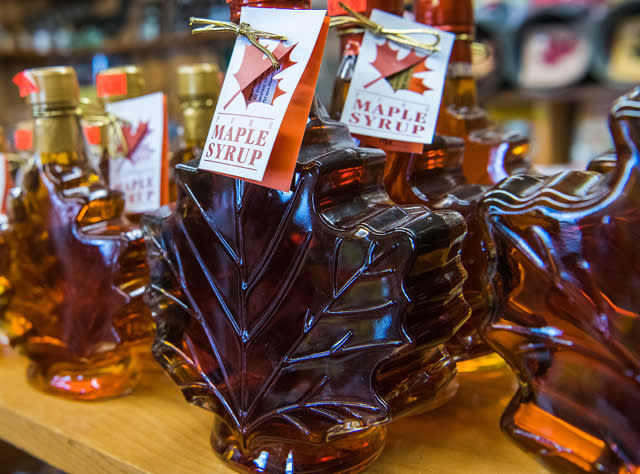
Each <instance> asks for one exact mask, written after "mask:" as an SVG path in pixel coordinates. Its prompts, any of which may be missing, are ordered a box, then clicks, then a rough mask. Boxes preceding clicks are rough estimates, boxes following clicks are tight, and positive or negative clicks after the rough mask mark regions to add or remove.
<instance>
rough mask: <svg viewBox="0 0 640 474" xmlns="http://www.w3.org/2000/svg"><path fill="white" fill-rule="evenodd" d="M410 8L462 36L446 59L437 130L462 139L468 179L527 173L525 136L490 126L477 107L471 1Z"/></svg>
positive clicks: (418, 2) (424, 2)
mask: <svg viewBox="0 0 640 474" xmlns="http://www.w3.org/2000/svg"><path fill="white" fill-rule="evenodd" d="M414 12H415V15H416V21H418V22H420V23H424V24H426V25H430V26H434V27H436V28H440V29H442V30H445V31H449V32H451V33H454V34H456V35H461V37H459V38H458V39H456V41H455V43H454V45H453V50H452V52H451V57H450V59H449V68H448V71H447V75H446V78H445V85H444V94H443V97H442V102H441V104H440V114H439V116H438V123H437V125H436V132H437V133H439V134H441V135H445V136H452V137H460V138H463V139H464V141H465V157H464V161H463V163H462V170H463V172H464V176H465V178H466V179H467V181H468V182H469V183H474V184H486V185H492V184H495V183H497V182H499V181H500V180H502V179H504V178H506V177H507V176H510V175H512V174H516V173H521V172H526V171H528V170H529V169H530V164H529V163H528V161H527V158H526V155H527V151H528V147H529V141H528V139H527V138H526V137H523V136H521V135H518V134H514V133H508V134H505V133H502V132H499V131H497V130H495V129H494V128H493V127H492V126H491V123H490V121H489V118H488V116H487V112H486V111H485V110H484V109H482V108H481V107H480V106H479V105H478V94H477V90H476V82H475V79H474V77H473V72H472V69H471V58H472V53H471V44H472V41H473V35H474V20H473V5H472V2H471V0H461V1H460V0H440V1H434V0H415V3H414Z"/></svg>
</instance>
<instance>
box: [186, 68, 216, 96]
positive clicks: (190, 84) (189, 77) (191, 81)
mask: <svg viewBox="0 0 640 474" xmlns="http://www.w3.org/2000/svg"><path fill="white" fill-rule="evenodd" d="M219 74H220V70H219V69H218V66H217V65H215V64H211V63H202V64H189V65H185V66H179V67H178V81H177V89H178V100H179V101H180V102H183V101H187V100H194V99H214V100H217V98H218V96H219V95H220V79H219Z"/></svg>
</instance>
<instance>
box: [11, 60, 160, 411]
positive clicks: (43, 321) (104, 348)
mask: <svg viewBox="0 0 640 474" xmlns="http://www.w3.org/2000/svg"><path fill="white" fill-rule="evenodd" d="M24 77H26V78H28V80H29V81H30V83H31V87H30V93H29V94H28V101H29V103H30V104H31V106H32V108H33V118H34V158H33V161H32V162H31V163H29V165H28V167H27V168H26V169H25V170H24V172H23V173H22V175H21V176H20V177H19V180H18V182H17V183H16V184H17V186H16V188H14V189H13V190H12V193H11V196H10V200H9V205H8V216H9V230H8V233H9V235H8V242H9V249H10V264H9V267H8V270H7V273H6V275H4V276H5V277H6V280H7V281H8V283H9V288H8V289H7V291H6V292H5V293H4V294H3V295H2V296H3V299H5V298H6V307H5V308H4V311H3V312H2V319H3V320H4V324H5V325H6V326H8V327H9V328H10V337H11V339H12V344H13V345H15V346H18V347H20V348H21V349H22V351H23V352H24V353H25V354H26V355H27V356H28V357H29V359H30V360H31V364H30V366H29V369H28V374H27V376H28V379H29V381H30V382H31V383H32V384H33V385H34V386H35V387H36V388H38V389H40V390H43V391H45V392H49V393H53V394H56V395H59V396H63V397H68V398H73V399H80V400H94V399H98V398H105V397H113V396H118V395H123V394H126V393H128V392H130V391H131V390H132V389H133V388H134V387H135V385H136V384H137V382H138V379H139V363H138V360H139V353H140V352H142V351H143V350H144V348H145V347H147V351H148V344H150V342H151V338H152V333H153V322H152V320H151V316H150V313H149V310H148V308H147V307H146V305H145V304H144V302H143V300H142V296H143V292H144V289H145V287H146V285H147V283H148V266H147V264H146V260H145V246H144V240H143V236H142V233H141V232H140V230H139V229H138V228H136V227H134V226H133V225H132V224H131V223H130V222H129V221H128V220H127V219H126V218H125V217H124V215H123V210H124V199H123V196H122V194H121V193H120V192H117V191H111V190H109V189H108V188H107V187H106V186H105V185H104V183H103V182H102V181H101V180H100V178H99V176H98V175H97V174H96V173H95V172H94V171H93V169H92V168H91V167H90V166H89V165H88V161H87V157H86V152H85V147H84V141H83V138H82V137H83V135H82V127H81V123H80V115H79V110H78V105H79V99H80V97H79V87H78V82H77V79H76V74H75V71H74V70H73V69H72V68H69V67H54V68H43V69H31V70H28V71H26V72H25V73H24Z"/></svg>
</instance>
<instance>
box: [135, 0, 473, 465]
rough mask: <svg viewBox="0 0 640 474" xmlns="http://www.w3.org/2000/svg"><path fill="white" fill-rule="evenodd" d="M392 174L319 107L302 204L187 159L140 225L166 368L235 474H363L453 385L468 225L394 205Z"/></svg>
mask: <svg viewBox="0 0 640 474" xmlns="http://www.w3.org/2000/svg"><path fill="white" fill-rule="evenodd" d="M243 5H249V6H255V5H256V4H255V3H253V2H248V1H233V2H232V3H231V11H232V15H231V17H232V18H233V19H236V20H237V19H238V17H239V12H240V7H241V6H243ZM259 5H260V6H264V7H289V8H291V7H297V8H309V2H308V1H307V0H297V1H278V0H271V1H262V2H259ZM283 14H286V13H285V12H283ZM383 170H384V154H383V153H382V152H380V151H378V150H372V149H358V148H356V147H355V146H354V144H353V141H352V138H351V136H350V134H349V133H348V130H347V128H346V126H345V125H344V124H341V123H339V122H335V121H332V120H330V119H329V118H328V116H327V113H326V111H324V109H323V107H321V106H320V105H319V104H318V103H317V102H316V104H315V105H314V106H313V107H312V110H311V113H310V116H309V120H308V123H307V128H306V132H305V135H304V140H303V143H302V147H301V150H300V152H299V155H298V161H297V165H296V170H295V173H294V177H293V180H292V186H291V189H290V190H289V191H286V192H285V191H277V190H274V189H269V188H266V187H263V186H259V185H257V184H251V183H247V182H243V181H240V180H235V179H232V178H229V177H226V176H223V175H218V174H213V173H209V172H207V171H203V170H198V169H197V167H196V163H195V162H194V161H192V162H190V163H185V164H179V165H177V167H176V171H175V173H176V181H177V183H179V186H178V199H177V202H176V205H175V209H174V210H170V209H166V208H165V209H162V210H160V211H158V213H157V214H156V215H154V216H149V217H146V218H145V219H144V220H143V226H144V228H145V232H146V234H147V235H148V239H147V242H148V243H149V259H150V265H151V274H152V276H151V279H152V283H151V291H150V293H149V298H148V301H149V304H150V305H151V307H152V308H153V311H154V315H155V316H156V319H157V321H158V333H157V338H156V342H155V344H154V354H155V355H156V358H157V359H158V360H159V361H160V362H161V363H162V365H163V366H164V367H165V369H166V370H167V372H168V373H169V374H170V375H171V377H172V378H173V379H174V381H175V382H176V383H178V384H179V385H180V386H181V387H182V389H183V390H184V394H185V396H186V398H187V399H188V400H189V401H191V402H192V403H195V404H197V405H199V406H201V407H204V408H207V409H210V410H211V411H213V412H215V413H216V415H217V416H216V421H215V426H214V429H213V432H212V435H211V443H212V446H213V448H214V450H215V452H216V453H218V455H219V456H220V457H221V458H222V459H223V460H224V461H225V462H227V463H229V464H231V465H232V466H233V467H234V468H236V469H241V470H244V471H249V472H274V473H276V472H278V473H279V472H282V473H284V472H287V473H292V474H295V473H297V472H305V473H320V472H332V473H333V472H335V473H340V472H357V471H360V470H362V469H364V468H365V467H366V466H367V465H368V464H369V463H370V462H372V461H373V460H374V459H375V458H376V457H377V456H378V455H379V453H380V451H381V449H382V447H383V445H384V441H385V436H386V428H385V423H386V422H388V421H389V420H390V418H391V417H393V416H395V415H396V414H401V413H402V412H404V413H407V412H408V411H410V410H411V409H413V408H415V407H416V405H418V406H424V405H425V404H428V403H429V402H431V401H433V400H434V399H438V397H439V395H440V393H441V392H442V391H443V390H445V389H446V387H447V385H448V383H449V382H450V380H451V378H452V377H453V376H454V375H455V365H454V364H453V362H452V361H451V360H450V358H449V357H448V356H447V355H446V351H443V349H442V343H443V342H445V341H446V340H447V339H448V338H450V337H451V335H452V334H453V333H454V332H455V330H456V329H457V327H459V325H460V324H461V323H462V321H463V320H464V319H465V318H466V317H467V315H468V305H467V304H466V302H465V301H464V298H463V297H462V294H461V286H462V282H463V281H464V278H465V272H464V270H463V268H462V266H461V263H460V258H459V249H460V244H461V241H462V236H463V235H464V232H465V223H464V220H463V219H462V217H461V216H460V215H459V214H458V213H456V212H430V211H429V210H428V209H427V208H425V207H424V206H415V205H414V206H397V205H394V204H392V203H391V201H390V200H389V198H388V195H387V194H386V193H385V191H384V183H383ZM411 394H413V396H414V398H411V397H410V396H409V395H411ZM421 397H422V398H421Z"/></svg>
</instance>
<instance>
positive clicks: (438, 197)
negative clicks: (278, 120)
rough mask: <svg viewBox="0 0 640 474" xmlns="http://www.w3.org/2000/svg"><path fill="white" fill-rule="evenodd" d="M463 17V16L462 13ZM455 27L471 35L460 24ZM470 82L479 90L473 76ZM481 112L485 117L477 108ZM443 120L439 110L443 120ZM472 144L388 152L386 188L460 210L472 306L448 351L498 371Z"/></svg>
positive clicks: (467, 364) (447, 142)
mask: <svg viewBox="0 0 640 474" xmlns="http://www.w3.org/2000/svg"><path fill="white" fill-rule="evenodd" d="M443 5H444V3H442V2H441V3H440V4H439V6H438V7H437V8H445V7H444V6H443ZM418 7H421V8H423V9H422V10H420V8H418ZM463 7H464V5H462V6H461V8H463ZM416 8H417V14H418V15H419V17H418V18H417V19H418V20H424V19H425V18H426V17H427V15H426V13H425V8H424V5H423V4H422V3H420V2H418V3H416ZM434 8H435V7H434ZM432 11H433V10H432V9H429V10H427V12H432ZM460 14H462V15H463V17H462V18H464V10H462V11H461V12H460ZM447 29H449V28H447ZM451 29H454V30H455V31H467V30H462V28H461V27H460V26H458V27H457V28H453V27H452V28H451ZM471 31H472V26H471ZM463 46H464V47H463V48H461V47H460V46H459V45H458V41H456V45H455V46H454V52H453V53H452V58H453V59H452V61H453V60H455V59H456V56H454V54H456V52H457V53H458V54H460V51H463V52H467V51H468V52H469V53H470V47H469V45H468V44H466V43H465V44H463ZM456 47H457V50H456V49H455V48H456ZM458 57H459V56H458ZM469 65H470V63H469ZM449 73H451V71H449ZM447 77H448V79H447V84H446V85H445V95H446V93H447V92H446V88H447V87H449V88H451V87H452V85H451V83H450V82H451V79H450V78H449V76H447ZM470 80H471V84H472V85H473V87H475V82H473V78H470ZM443 101H444V99H443ZM478 111H479V112H478V113H479V114H480V113H482V114H484V111H482V110H481V109H479V108H478ZM442 118H443V114H442V111H441V113H440V117H439V120H442ZM438 123H439V122H438ZM468 146H469V143H468V141H467V142H466V143H465V141H464V139H463V138H462V137H455V136H447V135H439V134H436V135H435V137H434V139H433V142H432V143H431V144H427V145H424V147H423V151H422V153H404V152H395V151H387V162H386V167H385V188H386V190H387V192H388V193H389V196H390V197H391V199H392V200H393V201H394V202H396V203H398V204H424V205H427V206H428V207H429V208H430V209H434V210H449V211H456V212H459V213H461V214H462V215H463V216H464V218H465V221H466V223H467V235H466V236H465V238H464V242H463V244H462V262H463V265H464V267H465V269H466V270H467V272H468V274H469V277H468V278H467V280H466V281H465V283H464V288H463V293H464V296H465V299H466V300H467V302H468V303H469V304H470V306H471V316H470V318H469V319H468V320H467V321H466V322H465V324H464V325H463V326H462V327H461V328H460V330H459V331H458V332H457V333H456V335H455V336H454V337H453V338H452V339H450V340H449V341H448V342H447V349H448V351H449V353H450V354H451V356H452V357H453V358H454V359H455V360H456V362H457V363H458V367H459V369H460V370H463V371H474V370H479V369H489V368H494V367H496V366H497V365H502V364H503V363H504V362H503V361H502V359H501V358H500V357H499V356H497V355H495V354H494V353H493V351H492V350H491V348H490V347H489V346H488V345H487V344H486V343H485V342H484V341H483V340H482V338H481V337H480V334H479V332H478V327H479V325H480V324H481V323H482V322H483V321H484V320H485V319H486V318H487V317H488V315H489V312H490V309H491V293H490V291H489V279H488V271H489V254H488V252H487V251H486V244H485V236H484V235H483V234H482V231H481V222H480V216H479V214H478V206H479V203H480V201H481V199H482V197H483V195H484V193H485V191H486V190H487V186H485V185H482V184H479V183H476V182H472V181H469V180H468V179H467V177H466V176H465V174H464V164H465V162H466V161H467V160H472V159H474V158H475V157H474V156H471V155H470V154H469V153H468V152H467V147H468Z"/></svg>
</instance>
